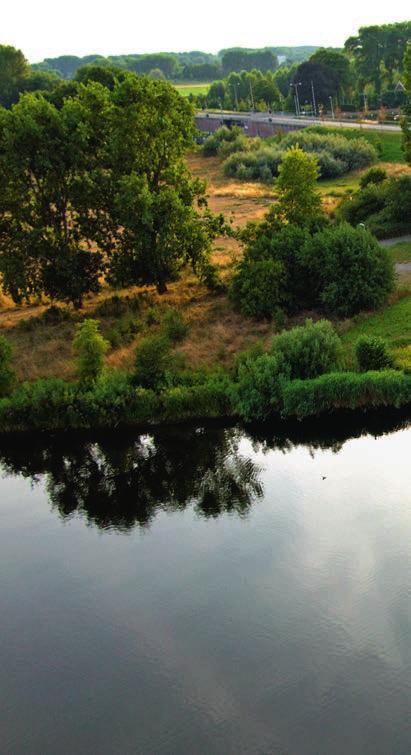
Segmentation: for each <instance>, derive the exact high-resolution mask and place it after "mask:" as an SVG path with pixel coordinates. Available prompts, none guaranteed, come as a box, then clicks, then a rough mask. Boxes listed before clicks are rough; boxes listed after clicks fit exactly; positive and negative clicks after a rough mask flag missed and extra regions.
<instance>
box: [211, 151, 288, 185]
mask: <svg viewBox="0 0 411 755" xmlns="http://www.w3.org/2000/svg"><path fill="white" fill-rule="evenodd" d="M282 158H283V153H282V152H281V151H280V150H279V149H278V148H273V147H269V146H266V145H264V146H263V147H261V148H260V149H258V150H249V151H247V152H236V153H235V154H233V155H230V157H228V158H227V160H226V161H225V162H224V174H225V175H226V176H228V177H229V178H237V179H239V180H240V181H258V180H260V181H264V182H266V183H270V182H271V181H272V180H273V178H275V176H277V175H278V170H279V167H280V164H281V161H282Z"/></svg>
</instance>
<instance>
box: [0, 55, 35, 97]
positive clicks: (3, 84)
mask: <svg viewBox="0 0 411 755" xmlns="http://www.w3.org/2000/svg"><path fill="white" fill-rule="evenodd" d="M29 73H30V66H29V64H28V62H27V60H26V58H25V57H24V55H23V53H22V52H21V50H16V48H15V47H11V46H10V45H0V105H3V107H10V106H11V105H13V103H14V102H17V100H18V98H19V94H20V92H21V90H22V88H23V86H24V82H25V80H26V79H27V77H28V76H29Z"/></svg>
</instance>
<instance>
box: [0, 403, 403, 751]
mask: <svg viewBox="0 0 411 755" xmlns="http://www.w3.org/2000/svg"><path fill="white" fill-rule="evenodd" d="M367 423H368V424H365V421H364V420H355V421H354V420H352V421H350V422H348V421H347V423H346V424H341V423H339V425H338V428H337V426H336V421H335V420H334V421H331V422H330V423H329V424H328V425H322V426H319V425H318V426H317V427H315V428H313V427H311V428H310V427H308V426H306V425H300V426H297V425H296V426H294V427H293V428H291V429H287V428H271V429H270V428H267V427H266V428H251V429H250V428H248V429H247V428H242V427H237V426H233V427H225V428H222V427H219V426H217V425H210V426H204V427H203V426H198V427H193V426H186V427H178V428H168V429H162V430H155V431H153V432H150V433H148V434H144V435H138V434H137V433H131V432H122V433H120V432H118V433H116V434H112V435H110V436H108V437H107V436H100V437H90V436H89V437H86V436H84V437H80V436H77V437H64V436H55V437H33V438H30V437H26V438H25V437H22V438H18V437H15V438H3V439H2V440H0V467H1V472H2V476H1V478H0V608H1V630H0V634H1V642H0V699H1V702H0V732H1V734H0V737H1V745H0V749H1V752H2V753H7V755H8V754H9V753H10V755H20V753H22V754H23V753H24V754H26V753H27V754H28V755H60V754H62V755H66V753H67V755H68V754H69V753H70V755H73V753H75V754H76V755H77V754H81V755H92V754H93V755H94V754H97V753H98V755H106V754H107V755H108V754H110V755H111V754H113V755H114V753H116V754H117V753H122V754H123V753H144V755H147V754H151V753H153V754H155V755H162V754H167V755H170V754H173V755H174V754H175V755H186V754H187V755H198V754H199V755H202V754H203V753H204V755H205V754H207V755H209V754H213V753H218V754H219V755H220V754H221V755H229V754H231V753H232V754H233V755H240V754H243V753H244V754H247V755H249V754H252V755H254V754H258V755H323V754H324V755H340V754H344V755H357V753H358V755H368V753H369V754H370V755H379V754H380V753H381V755H409V753H410V752H411V586H410V585H411V485H410V483H411V464H410V459H411V425H410V424H409V422H407V419H406V418H404V417H400V416H397V417H396V418H395V419H393V418H391V419H390V418H387V417H385V419H383V420H380V419H379V418H374V419H372V420H367Z"/></svg>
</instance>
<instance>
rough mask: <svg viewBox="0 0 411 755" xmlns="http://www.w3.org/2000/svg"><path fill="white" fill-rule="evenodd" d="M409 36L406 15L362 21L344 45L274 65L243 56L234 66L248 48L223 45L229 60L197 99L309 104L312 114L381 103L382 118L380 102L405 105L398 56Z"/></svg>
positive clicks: (242, 105) (239, 105) (226, 104)
mask: <svg viewBox="0 0 411 755" xmlns="http://www.w3.org/2000/svg"><path fill="white" fill-rule="evenodd" d="M409 40H411V21H404V22H401V23H396V24H384V25H382V26H367V27H362V28H361V29H359V31H358V34H357V35H356V36H355V37H350V38H349V39H347V41H346V43H345V45H344V48H343V49H340V50H338V49H336V48H331V47H330V48H317V49H315V51H313V52H312V54H309V55H308V56H307V57H306V58H305V59H304V60H302V61H294V62H292V63H287V62H285V63H284V62H282V65H281V66H279V67H278V68H276V69H275V68H273V67H271V68H269V69H267V68H266V69H264V68H263V66H262V65H255V66H254V70H252V71H250V70H249V69H247V67H246V65H245V58H244V59H243V63H244V65H242V67H241V71H238V69H236V68H235V66H234V62H239V61H241V59H242V58H241V56H242V55H245V54H248V55H251V53H249V52H247V51H234V50H232V51H224V56H225V57H224V60H225V61H226V62H227V63H228V64H229V65H228V66H227V68H226V69H225V70H223V76H221V77H220V78H219V79H218V80H214V81H213V84H212V85H211V87H210V90H209V92H208V94H207V96H206V97H205V96H204V95H200V96H198V98H197V104H198V105H200V106H202V107H203V106H206V107H213V108H218V107H223V108H229V109H230V108H235V109H237V110H249V109H250V108H255V109H257V110H261V109H264V108H267V107H270V108H272V109H273V110H278V109H280V110H283V109H286V110H296V112H298V111H301V112H303V111H307V112H311V111H313V110H314V111H315V112H316V114H319V112H320V111H324V110H330V109H331V105H332V107H333V108H334V110H337V111H338V108H340V109H341V110H351V111H358V110H360V109H361V110H364V111H367V110H377V109H382V110H381V113H380V117H381V118H382V119H383V118H384V108H398V107H403V108H406V107H407V102H406V95H405V89H406V76H405V73H404V63H403V61H404V55H405V50H406V47H407V43H408V42H409ZM305 50H307V48H305ZM240 52H241V54H240ZM266 53H267V51H266ZM252 59H253V58H252V55H251V57H250V58H249V61H251V60H252ZM229 68H230V69H231V70H230V71H229V70H228V69H229ZM257 69H258V70H257ZM408 107H411V106H410V105H409V104H408Z"/></svg>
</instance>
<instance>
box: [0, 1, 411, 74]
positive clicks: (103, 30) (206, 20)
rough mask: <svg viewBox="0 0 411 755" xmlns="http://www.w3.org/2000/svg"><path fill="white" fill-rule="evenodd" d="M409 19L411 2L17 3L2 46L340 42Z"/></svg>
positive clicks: (51, 48) (83, 51)
mask: <svg viewBox="0 0 411 755" xmlns="http://www.w3.org/2000/svg"><path fill="white" fill-rule="evenodd" d="M410 16H411V4H410V0H392V1H391V2H390V3H385V2H378V0H344V2H338V0H337V2H335V0H334V2H331V0H328V1H327V0H291V2H284V0H281V2H279V0H277V2H275V0H259V2H257V3H249V4H248V3H244V2H242V3H240V2H238V0H236V2H234V0H206V1H205V0H200V1H199V2H195V1H194V0H151V2H150V0H149V1H148V2H147V0H140V1H139V0H115V2H113V0H111V2H107V0H69V2H66V3H64V4H63V3H62V2H61V1H60V2H57V1H56V0H36V2H33V0H16V1H15V2H11V3H7V4H6V6H5V7H4V8H3V12H2V19H1V30H0V43H2V44H9V45H13V46H14V47H18V48H20V49H21V50H23V52H24V54H25V55H26V57H27V58H28V60H29V61H30V62H31V63H34V62H37V61H40V60H42V59H43V58H46V57H56V56H58V55H65V54H73V55H79V56H82V55H87V54H91V53H99V54H101V55H110V54H112V55H121V54H125V53H144V52H158V51H160V50H161V51H167V52H168V51H176V52H182V51H187V50H204V51H206V52H217V51H218V50H220V49H222V48H223V47H235V46H238V47H265V46H277V45H289V46H294V45H302V44H313V45H321V46H332V47H340V46H342V45H343V43H344V40H345V39H346V38H347V37H349V36H351V35H353V34H355V33H356V31H357V29H358V28H359V27H360V26H369V25H371V24H382V23H392V22H395V21H405V20H407V19H409V18H410Z"/></svg>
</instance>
